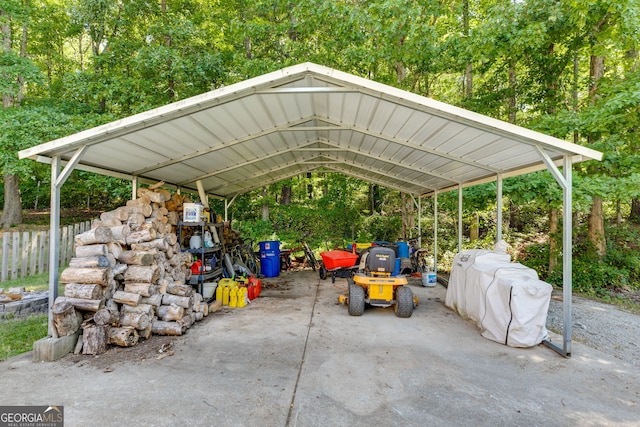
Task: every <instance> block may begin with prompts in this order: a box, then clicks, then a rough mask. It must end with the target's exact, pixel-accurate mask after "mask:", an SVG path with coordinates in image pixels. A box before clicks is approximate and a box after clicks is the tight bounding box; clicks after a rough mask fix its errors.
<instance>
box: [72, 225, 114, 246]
mask: <svg viewBox="0 0 640 427" xmlns="http://www.w3.org/2000/svg"><path fill="white" fill-rule="evenodd" d="M111 240H113V235H112V234H111V229H110V228H109V227H96V228H94V229H91V230H87V231H85V232H84V233H80V234H76V237H75V243H76V245H78V246H83V245H93V244H95V243H107V242H110V241H111Z"/></svg>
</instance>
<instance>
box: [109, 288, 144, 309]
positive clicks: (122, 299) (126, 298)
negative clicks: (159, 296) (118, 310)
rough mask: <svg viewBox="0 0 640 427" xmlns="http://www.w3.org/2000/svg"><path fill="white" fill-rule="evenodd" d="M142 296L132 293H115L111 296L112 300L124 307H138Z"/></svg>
mask: <svg viewBox="0 0 640 427" xmlns="http://www.w3.org/2000/svg"><path fill="white" fill-rule="evenodd" d="M141 299H142V296H141V295H140V294H134V293H133V292H125V291H116V292H115V293H114V294H113V300H114V301H115V302H117V303H119V304H126V305H134V306H135V305H138V304H140V300H141Z"/></svg>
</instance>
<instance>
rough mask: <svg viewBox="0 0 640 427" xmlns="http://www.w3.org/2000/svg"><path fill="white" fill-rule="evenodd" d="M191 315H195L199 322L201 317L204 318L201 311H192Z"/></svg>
mask: <svg viewBox="0 0 640 427" xmlns="http://www.w3.org/2000/svg"><path fill="white" fill-rule="evenodd" d="M192 316H194V317H195V320H196V322H200V321H201V320H202V319H204V314H203V313H202V312H201V311H196V312H195V313H192Z"/></svg>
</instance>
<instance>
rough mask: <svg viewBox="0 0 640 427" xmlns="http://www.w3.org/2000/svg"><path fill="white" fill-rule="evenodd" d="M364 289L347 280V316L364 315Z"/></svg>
mask: <svg viewBox="0 0 640 427" xmlns="http://www.w3.org/2000/svg"><path fill="white" fill-rule="evenodd" d="M364 296H365V295H364V288H363V287H362V286H359V285H356V284H355V283H354V282H353V281H352V280H349V314H350V315H351V316H362V313H364Z"/></svg>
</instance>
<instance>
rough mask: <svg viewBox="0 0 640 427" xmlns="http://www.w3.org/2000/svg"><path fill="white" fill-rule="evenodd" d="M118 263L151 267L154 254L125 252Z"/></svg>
mask: <svg viewBox="0 0 640 427" xmlns="http://www.w3.org/2000/svg"><path fill="white" fill-rule="evenodd" d="M118 261H120V262H123V263H125V264H129V265H151V264H152V263H153V254H151V253H149V252H147V251H124V252H122V253H121V254H120V255H119V256H118Z"/></svg>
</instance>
